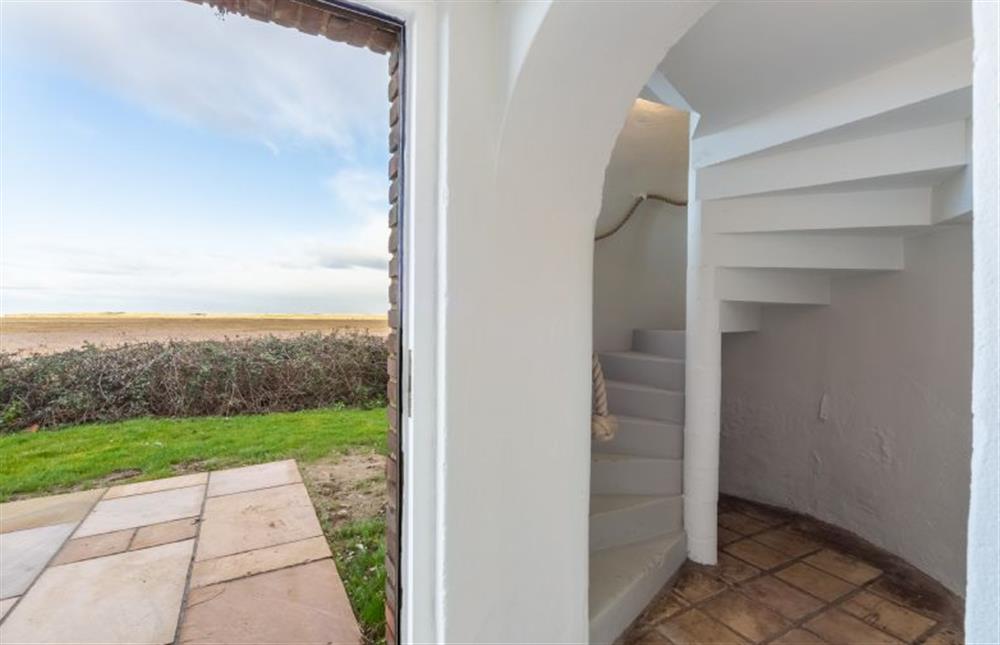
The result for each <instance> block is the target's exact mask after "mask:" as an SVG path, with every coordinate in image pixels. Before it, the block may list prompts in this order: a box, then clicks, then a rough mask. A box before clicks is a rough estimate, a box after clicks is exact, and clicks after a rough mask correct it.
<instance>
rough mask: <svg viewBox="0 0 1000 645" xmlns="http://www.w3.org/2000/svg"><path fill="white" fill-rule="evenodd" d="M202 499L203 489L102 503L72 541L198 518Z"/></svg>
mask: <svg viewBox="0 0 1000 645" xmlns="http://www.w3.org/2000/svg"><path fill="white" fill-rule="evenodd" d="M204 495H205V487H204V486H190V487H188V488H176V489H173V490H165V491H160V492H157V493H147V494H145V495H132V496H131V497H119V498H118V499H109V500H102V501H100V502H98V504H97V506H95V507H94V510H93V511H92V512H91V513H90V515H88V516H87V519H85V520H84V521H83V524H81V525H80V528H79V529H78V530H77V532H76V535H75V536H74V537H86V536H88V535H97V534H99V533H110V532H112V531H120V530H122V529H129V528H135V527H138V526H147V525H149V524H159V523H161V522H169V521H172V520H179V519H181V518H184V517H197V515H198V513H200V512H201V502H202V499H203V498H204Z"/></svg>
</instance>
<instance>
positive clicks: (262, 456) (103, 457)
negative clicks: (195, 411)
mask: <svg viewBox="0 0 1000 645" xmlns="http://www.w3.org/2000/svg"><path fill="white" fill-rule="evenodd" d="M385 433H386V421H385V408H376V409H372V410H357V409H323V410H306V411H303V412H289V413H276V414H264V415H253V416H240V417H227V418H222V417H200V418H191V419H132V420H129V421H122V422H120V423H95V424H89V425H81V426H72V427H66V428H62V429H56V430H43V431H39V432H33V433H30V432H20V433H17V434H11V435H5V436H0V501H7V500H8V499H10V498H11V497H33V496H37V495H46V494H50V493H55V492H60V491H66V490H70V489H85V488H94V487H97V486H101V485H106V484H109V483H110V482H111V480H113V483H115V484H118V483H123V482H126V481H140V480H143V479H156V478H160V477H170V476H172V475H177V474H179V473H182V472H188V471H201V470H217V469H220V468H231V467H234V466H241V465H247V464H254V463H260V462H266V461H275V460H279V459H289V458H291V459H297V460H298V461H299V463H300V464H305V468H303V471H304V474H306V483H307V485H309V488H310V494H311V496H312V497H313V502H314V504H315V505H316V507H317V510H318V511H319V515H320V523H321V524H322V525H323V531H324V533H325V534H326V537H327V540H328V541H329V542H330V546H331V549H332V550H333V553H334V558H335V560H336V562H337V569H338V570H339V571H340V576H341V578H342V579H343V582H344V587H345V588H346V590H347V595H348V597H349V598H350V600H351V605H352V606H353V608H354V613H355V615H356V616H357V618H358V622H359V623H360V624H361V628H362V631H363V632H364V635H365V640H366V641H367V642H369V643H378V642H383V641H384V639H385V604H384V594H385V520H384V518H383V517H382V516H381V515H379V516H376V517H352V518H350V519H349V520H348V521H347V522H346V523H341V524H340V525H337V526H335V525H334V524H333V523H332V522H331V521H330V517H329V515H328V513H327V512H326V511H328V510H329V508H332V507H333V506H334V505H335V504H336V502H337V496H336V493H325V492H324V490H323V489H322V488H321V487H317V486H315V485H313V482H312V481H311V480H310V478H309V477H308V473H309V469H310V466H309V462H311V461H316V460H324V459H325V458H329V457H330V455H331V454H336V453H346V452H355V451H361V452H371V451H375V452H379V453H382V454H384V453H385V449H386V441H385ZM379 485H380V486H384V484H379ZM381 494H383V495H384V493H381Z"/></svg>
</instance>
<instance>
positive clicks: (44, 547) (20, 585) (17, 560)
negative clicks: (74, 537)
mask: <svg viewBox="0 0 1000 645" xmlns="http://www.w3.org/2000/svg"><path fill="white" fill-rule="evenodd" d="M74 528H76V524H75V523H73V522H69V523H66V524H56V525H54V526H40V527H38V528H33V529H25V530H23V531H13V532H11V533H4V534H2V535H0V598H10V597H12V596H20V595H21V594H23V593H24V592H25V590H27V588H28V587H29V586H30V585H31V583H32V581H34V579H35V578H37V577H38V574H40V573H41V572H42V569H44V568H45V565H46V564H48V562H49V560H51V559H52V556H54V555H55V554H56V551H58V550H59V549H60V548H62V545H63V543H64V542H65V541H66V539H67V538H68V537H69V535H70V533H72V532H73V529H74Z"/></svg>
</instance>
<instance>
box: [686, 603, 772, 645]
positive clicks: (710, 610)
mask: <svg viewBox="0 0 1000 645" xmlns="http://www.w3.org/2000/svg"><path fill="white" fill-rule="evenodd" d="M700 609H701V610H702V611H704V612H705V613H707V614H708V615H710V616H712V617H713V618H715V619H716V620H718V621H719V622H720V623H722V624H723V625H725V626H726V627H728V628H729V629H731V630H733V631H734V632H736V633H737V634H740V635H741V636H743V637H745V638H748V639H750V640H751V641H754V642H758V641H763V640H767V639H768V638H771V637H772V636H774V635H775V634H778V633H780V632H783V631H785V630H786V629H788V628H789V627H791V626H792V625H791V623H789V622H788V621H786V620H785V619H784V618H782V617H781V615H780V614H778V613H777V612H775V611H773V610H771V609H769V608H768V607H766V606H764V605H762V604H760V603H758V602H754V601H753V600H750V599H749V598H747V597H746V596H744V595H743V594H741V593H737V592H735V591H727V592H726V593H724V594H721V595H719V596H716V597H715V598H712V599H711V600H709V601H708V602H706V603H705V604H703V605H701V607H700Z"/></svg>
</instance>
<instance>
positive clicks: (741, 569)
mask: <svg viewBox="0 0 1000 645" xmlns="http://www.w3.org/2000/svg"><path fill="white" fill-rule="evenodd" d="M715 575H716V576H718V577H719V578H722V579H723V580H725V581H726V582H729V583H731V584H736V583H738V582H743V581H744V580H748V579H750V578H752V577H754V576H756V575H760V569H758V568H757V567H755V566H753V565H751V564H747V563H746V562H744V561H743V560H740V559H738V558H734V557H733V556H731V555H726V554H725V553H720V554H719V560H718V564H716V565H715Z"/></svg>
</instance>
